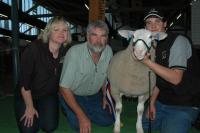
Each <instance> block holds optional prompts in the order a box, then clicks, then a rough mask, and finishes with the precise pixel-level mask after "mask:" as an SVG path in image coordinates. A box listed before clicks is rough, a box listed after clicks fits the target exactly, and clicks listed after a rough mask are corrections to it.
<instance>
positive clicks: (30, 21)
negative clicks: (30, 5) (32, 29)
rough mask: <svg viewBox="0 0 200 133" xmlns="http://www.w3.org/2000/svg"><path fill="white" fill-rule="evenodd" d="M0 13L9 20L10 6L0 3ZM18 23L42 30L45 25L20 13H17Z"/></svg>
mask: <svg viewBox="0 0 200 133" xmlns="http://www.w3.org/2000/svg"><path fill="white" fill-rule="evenodd" d="M0 7H1V8H0V12H1V13H2V14H4V15H6V16H8V18H11V6H9V5H8V4H5V3H3V2H0ZM18 14H19V22H22V23H28V24H30V25H33V26H36V27H37V28H39V29H44V27H45V25H46V23H45V22H43V21H41V20H39V19H36V18H34V17H32V16H30V15H29V14H27V13H24V12H22V11H19V13H18Z"/></svg>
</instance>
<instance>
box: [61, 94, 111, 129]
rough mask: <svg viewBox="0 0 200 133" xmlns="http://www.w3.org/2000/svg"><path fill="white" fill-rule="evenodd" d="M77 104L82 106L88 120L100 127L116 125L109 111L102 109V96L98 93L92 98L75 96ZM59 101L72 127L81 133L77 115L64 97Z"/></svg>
mask: <svg viewBox="0 0 200 133" xmlns="http://www.w3.org/2000/svg"><path fill="white" fill-rule="evenodd" d="M74 96H75V99H76V101H77V103H78V104H79V105H80V106H81V108H82V109H83V111H84V112H85V114H86V115H87V116H88V118H89V119H90V120H91V121H92V122H94V123H96V124H98V125H100V126H109V125H111V124H113V123H114V117H113V115H112V114H111V113H109V111H108V110H104V109H103V108H102V95H101V94H100V93H97V94H95V95H92V96H77V95H74ZM59 100H60V103H61V106H62V109H63V112H64V114H65V115H66V117H67V119H68V121H69V124H70V126H71V127H72V128H73V129H74V130H76V131H77V132H78V131H79V121H78V119H77V117H76V114H75V113H74V112H73V111H72V110H71V108H70V107H69V106H68V105H67V104H66V102H65V101H64V99H63V97H62V96H61V95H59Z"/></svg>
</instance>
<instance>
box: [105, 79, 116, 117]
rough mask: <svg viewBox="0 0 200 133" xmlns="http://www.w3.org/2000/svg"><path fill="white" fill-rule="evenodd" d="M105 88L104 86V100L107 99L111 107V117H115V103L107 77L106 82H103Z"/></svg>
mask: <svg viewBox="0 0 200 133" xmlns="http://www.w3.org/2000/svg"><path fill="white" fill-rule="evenodd" d="M105 88H106V100H107V101H108V103H109V105H110V107H111V109H112V114H113V117H114V119H115V116H116V115H115V103H114V100H113V98H112V96H111V90H110V82H109V81H108V79H107V80H106V84H105Z"/></svg>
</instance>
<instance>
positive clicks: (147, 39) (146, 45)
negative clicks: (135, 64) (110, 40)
mask: <svg viewBox="0 0 200 133" xmlns="http://www.w3.org/2000/svg"><path fill="white" fill-rule="evenodd" d="M118 33H119V34H120V35H121V36H122V37H125V38H127V39H130V38H131V41H130V45H131V46H132V47H133V54H134V56H135V57H136V58H137V59H138V60H142V59H143V58H144V57H145V54H146V53H147V52H148V51H149V50H150V49H151V47H152V45H153V43H154V42H155V40H158V41H159V40H163V39H164V38H166V37H167V34H166V33H164V32H157V33H155V32H151V31H149V30H146V29H139V30H136V31H130V30H119V31H118Z"/></svg>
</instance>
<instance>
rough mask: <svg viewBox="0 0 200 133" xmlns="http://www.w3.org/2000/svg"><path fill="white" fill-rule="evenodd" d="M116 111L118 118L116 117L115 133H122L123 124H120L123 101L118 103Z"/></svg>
mask: <svg viewBox="0 0 200 133" xmlns="http://www.w3.org/2000/svg"><path fill="white" fill-rule="evenodd" d="M115 109H116V117H115V127H114V133H120V123H121V122H120V115H121V112H122V102H121V100H120V101H118V102H117V103H116V106H115Z"/></svg>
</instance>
